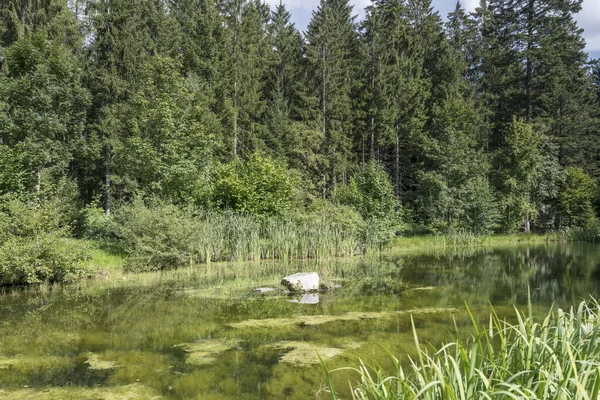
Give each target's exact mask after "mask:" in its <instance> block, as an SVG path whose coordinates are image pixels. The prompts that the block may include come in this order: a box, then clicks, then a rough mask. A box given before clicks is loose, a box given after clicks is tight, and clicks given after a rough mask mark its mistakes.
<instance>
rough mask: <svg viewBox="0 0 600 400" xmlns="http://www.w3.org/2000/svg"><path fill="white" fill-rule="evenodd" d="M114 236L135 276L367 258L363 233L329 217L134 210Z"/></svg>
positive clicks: (120, 221) (119, 220) (121, 218)
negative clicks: (266, 262)
mask: <svg viewBox="0 0 600 400" xmlns="http://www.w3.org/2000/svg"><path fill="white" fill-rule="evenodd" d="M115 226H116V228H115V232H116V233H115V236H116V238H117V241H118V243H120V244H121V245H122V247H123V249H124V252H125V254H126V255H127V269H129V270H130V271H135V272H143V271H155V270H162V269H169V268H181V267H185V266H190V265H195V264H200V263H206V264H208V263H211V262H216V261H258V260H261V259H281V260H288V259H292V258H293V259H305V258H330V257H339V256H352V255H357V254H364V252H365V246H364V243H365V240H364V236H365V235H364V230H363V229H362V227H360V226H356V225H355V224H353V223H348V222H340V221H336V220H335V219H332V218H330V217H329V216H328V215H326V214H319V213H315V214H312V215H285V216H272V217H257V216H252V215H247V214H239V213H216V212H207V213H202V214H197V213H195V212H194V211H190V210H182V209H179V208H176V207H174V206H162V207H160V208H155V209H150V208H146V207H144V206H131V207H130V208H129V209H125V211H124V212H122V214H120V215H117V219H116V223H115Z"/></svg>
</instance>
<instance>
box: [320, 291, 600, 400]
mask: <svg viewBox="0 0 600 400" xmlns="http://www.w3.org/2000/svg"><path fill="white" fill-rule="evenodd" d="M469 314H470V313H469ZM470 315H471V320H472V322H473V328H474V334H473V335H472V336H471V338H470V339H469V340H466V341H462V340H460V339H457V340H455V341H453V342H451V343H448V344H446V345H444V346H442V347H441V348H440V349H438V350H433V349H431V348H427V347H425V346H422V345H421V343H420V342H419V337H418V335H417V332H416V330H415V327H414V323H413V334H414V341H415V344H416V346H417V349H419V352H418V356H417V357H416V359H410V360H409V363H408V366H403V365H402V364H401V362H400V361H399V359H398V358H396V357H394V356H392V358H393V361H394V366H395V370H394V372H393V373H391V374H388V373H387V372H385V371H384V370H383V369H382V368H381V367H379V366H378V365H369V364H367V363H364V362H362V361H361V362H360V364H359V367H358V368H343V370H352V371H355V372H356V373H357V375H358V384H356V385H354V386H352V387H351V390H352V391H351V392H352V398H353V399H356V400H358V399H361V400H363V399H365V400H366V399H369V400H373V399H423V400H434V399H435V400H438V399H439V400H442V399H461V400H468V399H565V400H566V399H594V400H595V399H598V397H599V392H600V346H598V344H597V341H598V333H599V330H600V305H599V303H598V301H596V300H591V301H590V302H582V303H581V304H579V307H578V308H576V309H573V308H572V309H571V310H570V311H569V312H564V311H562V310H560V309H558V310H551V311H550V312H549V313H548V315H547V316H546V317H545V318H544V319H543V321H542V322H536V321H535V319H534V317H533V315H532V309H531V306H530V307H529V310H528V314H527V315H526V314H524V313H521V312H519V311H517V312H516V323H509V322H507V321H506V320H502V319H500V318H499V317H498V316H497V315H496V314H495V313H492V314H491V315H490V319H489V323H488V324H487V327H485V328H480V326H479V324H478V323H476V321H475V319H474V318H473V316H472V314H470ZM457 332H458V329H457ZM457 335H458V334H457ZM336 371H338V370H334V371H331V372H329V371H327V370H326V374H325V375H326V380H327V389H326V390H328V391H329V393H330V395H331V398H333V399H338V398H339V397H338V395H337V394H336V390H335V386H334V384H333V380H332V376H335V372H336Z"/></svg>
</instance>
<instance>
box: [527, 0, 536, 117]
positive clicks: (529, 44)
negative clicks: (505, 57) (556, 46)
mask: <svg viewBox="0 0 600 400" xmlns="http://www.w3.org/2000/svg"><path fill="white" fill-rule="evenodd" d="M534 7H535V4H534V0H529V4H528V10H527V61H526V64H527V65H526V74H527V75H526V77H525V97H526V98H525V102H526V112H527V115H526V121H527V123H531V119H532V118H533V111H532V104H531V103H532V101H531V81H532V76H533V65H532V61H531V52H532V51H533V20H534Z"/></svg>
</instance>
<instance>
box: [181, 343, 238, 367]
mask: <svg viewBox="0 0 600 400" xmlns="http://www.w3.org/2000/svg"><path fill="white" fill-rule="evenodd" d="M239 344H240V340H236V339H207V340H200V341H197V342H193V343H184V344H180V345H177V347H181V348H183V350H185V351H186V353H188V355H187V363H188V364H192V365H198V366H202V365H208V364H212V363H213V362H215V361H217V359H218V357H219V355H220V354H221V353H223V352H225V351H228V350H233V349H235V348H238V347H239Z"/></svg>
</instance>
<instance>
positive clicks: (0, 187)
mask: <svg viewBox="0 0 600 400" xmlns="http://www.w3.org/2000/svg"><path fill="white" fill-rule="evenodd" d="M24 158H25V154H24V153H22V152H20V151H18V150H17V149H12V148H10V147H8V146H6V145H0V198H1V197H3V196H7V195H21V194H25V193H26V191H27V188H29V187H31V186H32V182H31V176H29V175H28V174H27V173H26V171H25V159H24Z"/></svg>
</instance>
